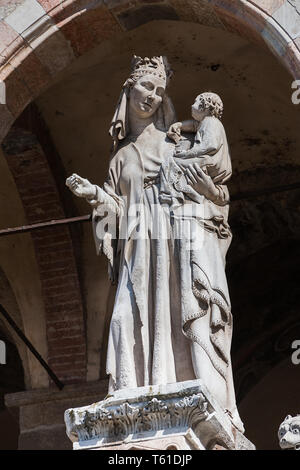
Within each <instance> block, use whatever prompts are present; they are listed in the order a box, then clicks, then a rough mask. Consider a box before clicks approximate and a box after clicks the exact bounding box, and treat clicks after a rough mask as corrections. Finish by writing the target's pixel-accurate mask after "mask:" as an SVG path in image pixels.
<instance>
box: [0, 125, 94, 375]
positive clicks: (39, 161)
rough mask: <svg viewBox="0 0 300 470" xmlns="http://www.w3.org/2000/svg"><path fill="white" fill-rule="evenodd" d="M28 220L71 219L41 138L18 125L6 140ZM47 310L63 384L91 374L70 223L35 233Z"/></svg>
mask: <svg viewBox="0 0 300 470" xmlns="http://www.w3.org/2000/svg"><path fill="white" fill-rule="evenodd" d="M3 149H4V152H5V156H6V159H7V162H8V165H9V168H10V170H11V172H12V175H13V177H14V179H15V182H16V185H17V188H18V191H19V195H20V198H21V200H22V203H23V207H24V211H25V214H26V217H27V222H28V224H33V223H37V222H41V221H46V220H51V219H61V218H63V217H65V212H64V209H63V206H62V203H61V200H60V196H59V192H58V190H57V185H56V182H55V179H54V177H53V174H52V172H51V170H50V167H49V164H48V161H47V158H46V156H45V153H44V152H43V150H42V147H41V146H40V144H39V142H38V140H37V138H36V137H35V136H34V135H33V134H31V133H29V132H28V131H24V130H23V129H20V128H13V129H12V130H11V131H10V132H9V134H8V136H7V138H6V139H5V141H4V143H3ZM31 236H32V239H33V242H34V246H35V250H36V257H37V262H38V265H39V269H40V279H41V286H42V294H43V300H44V304H45V311H46V330H47V341H48V358H47V359H48V363H49V365H50V367H51V368H52V369H53V370H54V372H55V373H56V374H57V376H58V377H59V378H60V380H61V381H62V382H63V383H74V382H80V381H84V380H85V378H86V338H85V325H84V314H83V303H82V298H81V292H80V284H79V279H78V272H77V266H76V262H75V256H74V249H73V243H72V239H71V235H70V231H69V228H68V226H60V227H53V228H47V229H42V230H38V231H33V232H31Z"/></svg>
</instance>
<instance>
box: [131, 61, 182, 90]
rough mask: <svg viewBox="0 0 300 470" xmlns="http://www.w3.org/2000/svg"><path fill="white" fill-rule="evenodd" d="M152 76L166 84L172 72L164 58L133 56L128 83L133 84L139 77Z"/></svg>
mask: <svg viewBox="0 0 300 470" xmlns="http://www.w3.org/2000/svg"><path fill="white" fill-rule="evenodd" d="M148 74H152V75H155V76H156V77H159V78H161V79H162V80H164V82H165V83H166V85H167V83H168V81H169V79H170V78H171V76H172V74H173V72H172V70H171V67H170V65H169V63H168V60H167V58H166V57H165V56H155V57H152V58H149V57H144V58H142V57H139V56H136V55H134V56H133V58H132V62H131V75H130V78H129V83H135V82H136V81H137V80H138V79H139V78H140V77H143V76H144V75H148Z"/></svg>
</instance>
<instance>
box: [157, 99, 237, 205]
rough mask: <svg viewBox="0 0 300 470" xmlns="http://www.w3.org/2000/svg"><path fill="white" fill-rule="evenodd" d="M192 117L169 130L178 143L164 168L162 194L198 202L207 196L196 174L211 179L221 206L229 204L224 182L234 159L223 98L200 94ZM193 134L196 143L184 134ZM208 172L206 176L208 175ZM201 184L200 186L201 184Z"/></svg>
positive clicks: (216, 201) (170, 136)
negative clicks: (227, 130) (223, 118)
mask: <svg viewBox="0 0 300 470" xmlns="http://www.w3.org/2000/svg"><path fill="white" fill-rule="evenodd" d="M191 111H192V113H191V114H192V117H193V119H190V120H187V121H183V122H176V123H175V124H172V126H171V127H170V128H169V131H168V133H167V135H168V137H169V139H171V140H173V141H174V142H175V143H176V147H175V152H174V155H173V157H172V158H171V159H169V161H168V163H167V164H166V165H163V166H162V171H161V193H162V195H163V197H164V198H165V199H167V198H168V194H169V195H171V194H172V196H173V197H177V199H178V195H176V192H178V191H179V192H180V193H181V194H182V195H183V194H185V195H186V196H187V197H189V198H190V199H193V200H194V201H196V202H201V197H203V196H205V194H204V193H202V192H201V190H199V184H198V185H197V182H196V180H197V174H196V173H198V176H199V177H200V179H201V178H203V177H206V178H209V180H210V181H211V184H212V185H213V186H215V191H216V198H215V200H214V201H213V202H215V204H218V205H225V204H227V203H228V200H229V197H228V190H227V187H226V186H225V185H224V183H225V182H226V181H227V180H228V179H229V178H230V176H231V173H232V169H231V160H230V155H229V149H228V143H227V138H226V133H225V129H224V127H223V124H222V123H221V120H220V119H221V117H222V113H223V103H222V100H221V98H220V97H219V96H218V95H217V94H215V93H211V92H207V93H202V94H200V95H198V96H197V97H196V99H195V102H194V103H193V105H192V108H191ZM185 132H186V133H193V134H195V136H194V143H193V145H192V147H191V148H188V147H190V146H191V144H190V141H189V140H188V139H186V138H185V137H183V136H182V133H185ZM205 175H207V176H205ZM200 187H201V185H200Z"/></svg>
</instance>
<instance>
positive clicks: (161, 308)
mask: <svg viewBox="0 0 300 470" xmlns="http://www.w3.org/2000/svg"><path fill="white" fill-rule="evenodd" d="M173 151H174V146H173V144H172V143H170V142H168V141H167V139H166V135H165V133H164V132H160V131H158V132H157V135H155V137H154V141H153V143H152V147H151V149H150V150H149V149H148V147H147V146H144V145H141V144H140V143H139V142H138V141H129V140H127V141H125V142H124V144H123V145H122V147H120V148H119V150H118V151H117V152H116V154H115V155H114V156H113V158H112V160H111V162H110V166H109V176H108V180H107V182H106V183H105V184H104V187H103V189H104V190H105V191H106V192H107V194H109V195H110V196H111V197H112V198H113V199H114V200H115V201H116V203H117V204H118V206H119V207H120V208H121V210H120V213H121V214H122V215H120V214H119V217H118V218H117V219H118V222H117V223H116V224H117V227H115V226H113V227H112V226H110V227H108V228H107V231H106V232H105V233H104V234H103V233H101V234H99V230H97V225H98V224H99V222H101V221H102V216H103V207H102V206H101V204H100V203H99V201H97V198H96V200H95V201H93V205H94V213H93V225H94V236H95V240H96V245H97V249H98V252H103V253H104V254H106V256H107V257H108V259H109V267H110V273H111V277H112V279H114V280H115V281H116V282H117V283H118V284H117V292H116V297H115V304H114V309H113V313H112V318H111V324H110V332H109V341H108V351H107V373H108V374H109V376H110V385H109V391H110V392H111V391H113V390H116V389H121V388H135V387H139V386H145V385H151V384H164V383H174V382H181V381H185V380H193V379H196V378H201V379H202V380H203V381H204V383H205V384H206V385H207V387H208V388H209V389H210V391H211V393H212V394H213V395H214V396H215V397H216V398H217V399H218V400H219V402H220V404H221V405H222V406H223V407H224V408H225V409H228V410H229V412H230V415H231V416H233V417H234V418H236V422H237V423H238V427H239V428H240V429H242V424H241V423H240V421H239V417H238V414H237V410H236V406H235V395H234V388H233V380H232V369H231V361H230V344H231V334H232V316H231V306H230V299H229V293H228V288H227V282H226V276H225V255H226V252H227V249H228V246H229V244H230V241H231V232H230V230H229V227H228V225H227V216H228V204H226V201H225V199H226V187H225V186H221V185H220V186H218V188H219V193H220V200H222V198H223V203H222V204H223V205H216V204H215V203H213V202H212V201H208V200H207V199H206V198H205V197H204V196H201V195H198V196H197V202H196V201H195V200H194V201H193V200H192V199H191V198H190V197H189V196H188V195H185V194H184V193H183V195H182V197H181V198H180V197H178V198H175V199H174V198H173V199H172V201H171V202H170V201H168V202H166V200H165V199H164V197H163V196H165V194H163V193H164V192H163V191H162V190H161V189H162V188H161V186H163V179H164V178H165V177H166V174H167V172H168V171H169V170H170V168H173V167H174V159H173V157H172V155H173ZM225 164H226V165H227V164H228V162H227V163H226V162H225ZM175 167H176V164H175ZM230 171H231V167H230ZM227 176H228V175H227ZM221 183H222V181H221ZM187 207H188V208H189V209H191V210H190V211H188V212H186V211H185V209H186V208H187ZM195 208H196V209H197V211H196V215H195V211H193V210H194V209H195ZM198 209H200V210H198ZM112 220H114V217H113V218H112ZM124 221H125V222H126V224H125V225H126V233H125V232H124V230H123V228H122V227H121V226H122V223H124ZM112 224H113V222H112ZM120 227H121V228H120ZM187 227H188V228H189V230H188V234H187V236H185V234H186V233H187V232H186V231H185V230H184V229H186V228H187ZM113 232H114V233H113ZM121 232H124V233H125V235H124V233H123V234H122V235H121V236H120V233H121ZM158 232H159V233H158ZM183 232H184V236H182V233H183ZM190 233H193V241H192V242H191V240H190V237H189V234H190ZM178 234H179V235H178Z"/></svg>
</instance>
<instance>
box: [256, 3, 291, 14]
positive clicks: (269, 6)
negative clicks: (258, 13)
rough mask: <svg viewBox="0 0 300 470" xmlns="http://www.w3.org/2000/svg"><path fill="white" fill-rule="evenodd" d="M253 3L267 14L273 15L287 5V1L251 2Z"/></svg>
mask: <svg viewBox="0 0 300 470" xmlns="http://www.w3.org/2000/svg"><path fill="white" fill-rule="evenodd" d="M251 3H253V4H254V5H255V6H257V8H259V9H260V10H263V11H264V12H265V13H268V14H269V15H272V14H273V13H274V12H275V11H276V10H278V8H280V7H281V6H282V5H283V4H284V3H286V0H251Z"/></svg>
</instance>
